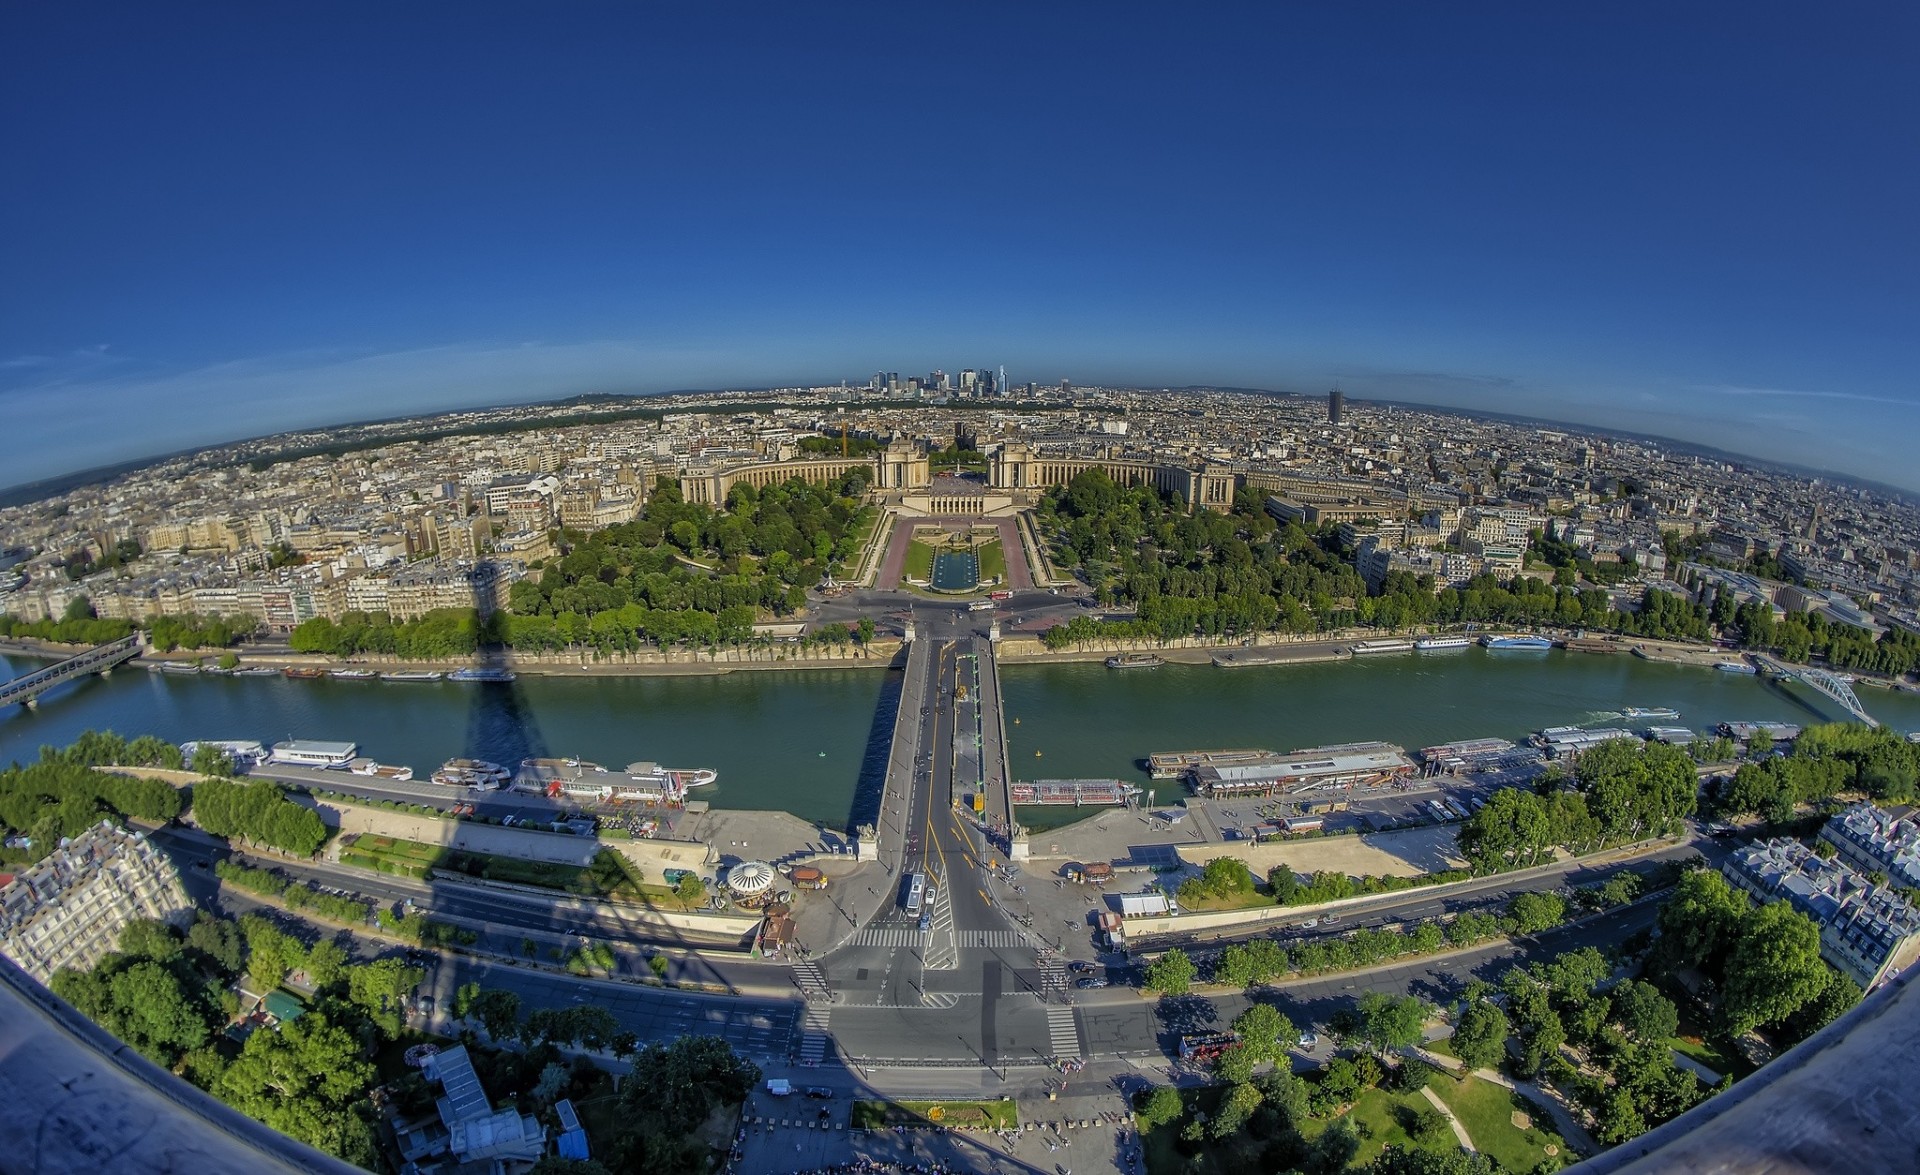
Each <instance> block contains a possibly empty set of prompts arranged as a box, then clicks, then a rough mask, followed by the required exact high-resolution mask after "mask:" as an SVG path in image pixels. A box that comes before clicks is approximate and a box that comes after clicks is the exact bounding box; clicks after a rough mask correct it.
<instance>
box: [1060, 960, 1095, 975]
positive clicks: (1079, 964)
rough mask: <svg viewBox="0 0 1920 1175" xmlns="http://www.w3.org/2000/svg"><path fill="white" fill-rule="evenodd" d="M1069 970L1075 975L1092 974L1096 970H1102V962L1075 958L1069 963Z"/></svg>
mask: <svg viewBox="0 0 1920 1175" xmlns="http://www.w3.org/2000/svg"><path fill="white" fill-rule="evenodd" d="M1067 970H1069V971H1071V972H1073V973H1074V974H1075V975H1092V974H1093V973H1094V972H1096V971H1098V970H1100V964H1098V963H1090V962H1088V961H1087V960H1085V959H1075V960H1074V961H1073V962H1071V963H1068V964H1067Z"/></svg>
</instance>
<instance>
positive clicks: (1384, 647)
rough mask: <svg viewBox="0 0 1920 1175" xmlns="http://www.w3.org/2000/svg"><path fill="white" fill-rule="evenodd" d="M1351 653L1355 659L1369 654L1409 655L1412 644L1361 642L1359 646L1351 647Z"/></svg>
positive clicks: (1404, 642)
mask: <svg viewBox="0 0 1920 1175" xmlns="http://www.w3.org/2000/svg"><path fill="white" fill-rule="evenodd" d="M1351 652H1352V653H1353V655H1354V656H1356V657H1364V656H1367V655H1368V654H1370V653H1411V652H1413V642H1412V641H1361V642H1360V643H1359V644H1357V645H1353V646H1351Z"/></svg>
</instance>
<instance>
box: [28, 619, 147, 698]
mask: <svg viewBox="0 0 1920 1175" xmlns="http://www.w3.org/2000/svg"><path fill="white" fill-rule="evenodd" d="M140 650H141V645H140V634H139V633H134V634H133V635H132V636H124V637H121V638H120V639H119V640H117V641H113V642H111V643H109V644H104V645H97V646H95V647H94V648H91V649H88V650H87V651H86V652H84V653H75V654H74V655H73V656H71V657H68V658H67V659H66V660H64V661H56V662H54V663H53V664H52V665H48V666H45V667H44V668H40V669H36V670H34V671H33V672H32V673H23V674H21V675H20V676H19V677H16V678H14V679H13V680H12V681H9V682H7V683H6V684H5V685H0V706H12V705H16V704H18V705H22V706H26V707H27V708H28V709H32V708H33V707H34V706H37V705H38V704H39V701H40V695H41V694H43V693H45V692H46V691H48V690H50V689H52V688H53V687H54V686H56V685H60V684H62V683H63V682H68V681H72V680H73V679H74V678H76V677H85V676H86V675H87V674H89V673H98V674H100V675H102V676H105V675H106V674H108V673H111V672H113V667H114V666H115V665H118V664H120V663H121V662H123V661H131V660H133V659H134V658H135V657H138V656H139V655H140Z"/></svg>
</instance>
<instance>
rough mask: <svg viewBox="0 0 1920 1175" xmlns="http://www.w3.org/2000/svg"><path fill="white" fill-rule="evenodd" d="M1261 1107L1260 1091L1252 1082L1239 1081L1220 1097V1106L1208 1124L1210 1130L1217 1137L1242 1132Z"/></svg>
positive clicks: (1228, 1136) (1230, 1135) (1229, 1136)
mask: <svg viewBox="0 0 1920 1175" xmlns="http://www.w3.org/2000/svg"><path fill="white" fill-rule="evenodd" d="M1259 1108H1260V1091H1259V1090H1258V1089H1256V1088H1254V1086H1253V1085H1251V1084H1250V1083H1247V1082H1240V1083H1237V1084H1235V1085H1234V1086H1233V1088H1232V1089H1229V1090H1228V1091H1227V1096H1226V1097H1224V1098H1221V1099H1220V1108H1219V1109H1218V1110H1216V1111H1215V1112H1214V1116H1213V1121H1212V1122H1210V1123H1208V1125H1207V1129H1208V1132H1209V1133H1210V1134H1212V1135H1213V1137H1215V1138H1231V1137H1233V1136H1234V1135H1235V1134H1238V1133H1240V1131H1241V1129H1242V1128H1243V1127H1245V1126H1246V1124H1247V1122H1248V1120H1249V1119H1251V1118H1252V1117H1253V1112H1254V1111H1255V1110H1257V1109H1259Z"/></svg>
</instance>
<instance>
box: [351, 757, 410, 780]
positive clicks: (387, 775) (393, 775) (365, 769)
mask: <svg viewBox="0 0 1920 1175" xmlns="http://www.w3.org/2000/svg"><path fill="white" fill-rule="evenodd" d="M347 769H348V770H349V771H352V772H353V773H354V774H355V775H370V776H375V777H377V778H380V779H393V780H398V781H400V782H402V783H405V782H406V781H407V780H409V779H412V778H413V768H411V767H405V766H398V767H396V766H389V765H387V764H385V763H376V762H374V761H373V760H372V759H355V760H354V761H353V762H352V763H350V764H348V765H347Z"/></svg>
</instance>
